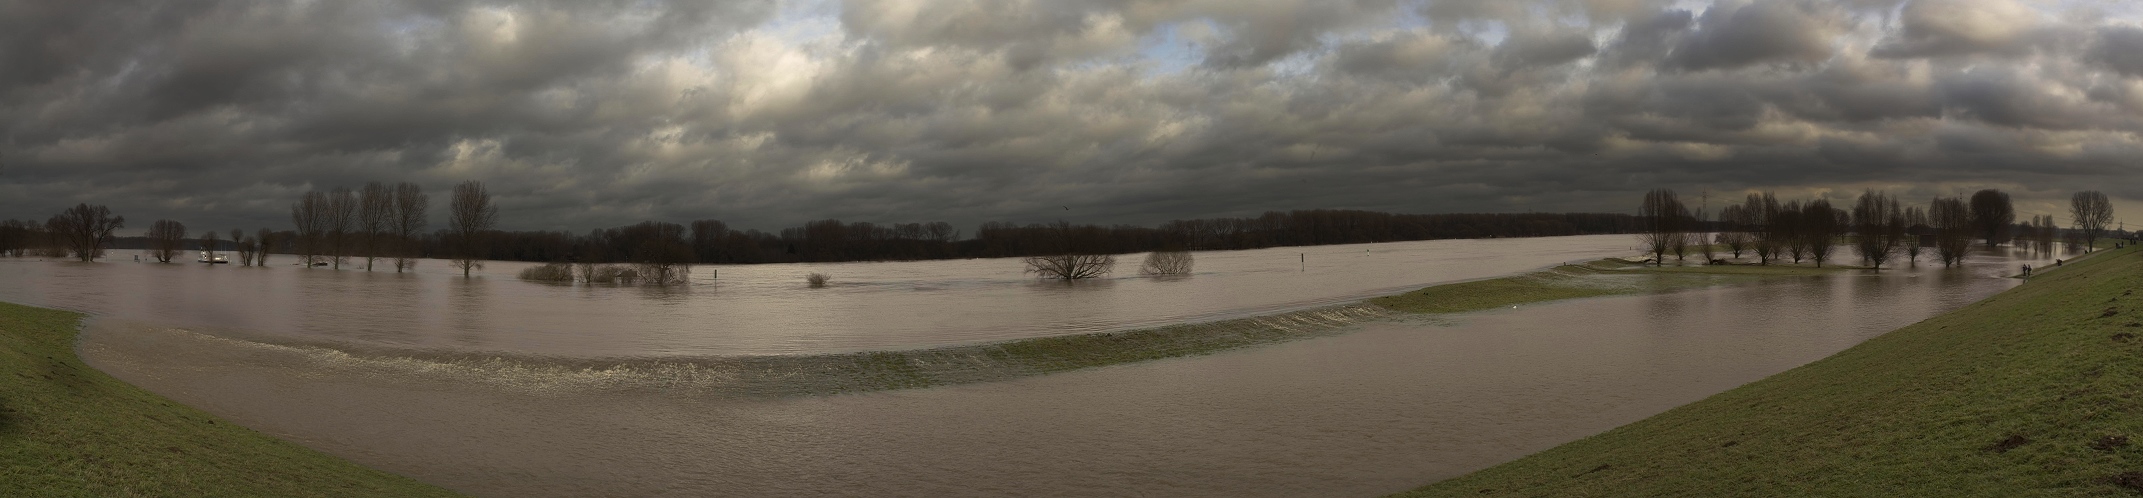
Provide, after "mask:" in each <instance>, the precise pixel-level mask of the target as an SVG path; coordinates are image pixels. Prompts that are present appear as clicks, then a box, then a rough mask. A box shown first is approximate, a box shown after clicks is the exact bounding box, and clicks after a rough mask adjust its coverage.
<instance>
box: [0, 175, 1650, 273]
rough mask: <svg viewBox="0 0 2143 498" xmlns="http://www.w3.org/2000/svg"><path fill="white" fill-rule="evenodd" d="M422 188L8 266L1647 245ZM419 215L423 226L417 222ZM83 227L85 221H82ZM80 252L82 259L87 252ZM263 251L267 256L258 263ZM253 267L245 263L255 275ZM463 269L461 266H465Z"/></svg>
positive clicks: (1267, 219) (1587, 221)
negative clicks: (663, 207) (195, 253)
mask: <svg viewBox="0 0 2143 498" xmlns="http://www.w3.org/2000/svg"><path fill="white" fill-rule="evenodd" d="M425 197H426V196H425V195H424V194H423V192H422V191H421V190H419V189H416V187H415V186H413V185H407V184H404V185H396V186H386V185H381V184H372V185H366V186H365V187H364V188H362V189H356V190H352V189H333V190H330V191H315V192H309V193H307V194H306V195H305V197H303V198H301V199H300V200H299V202H297V203H295V204H293V205H292V220H293V222H294V223H295V224H296V225H297V226H298V227H299V229H297V230H280V231H278V230H273V229H267V228H263V229H260V230H259V231H258V232H256V233H253V234H247V233H242V232H241V231H239V230H232V231H231V233H230V237H229V238H228V239H224V238H221V236H220V235H218V234H219V233H220V232H216V231H196V232H194V233H195V234H199V235H201V236H202V237H200V238H198V239H194V238H189V237H188V235H189V233H188V230H186V228H185V227H184V225H183V224H180V223H178V222H177V221H173V220H158V221H157V223H156V227H158V228H160V229H152V230H151V233H150V234H149V235H148V236H142V237H114V236H112V235H111V230H112V229H115V228H118V227H120V226H123V224H124V221H125V220H124V218H122V217H118V216H115V215H113V214H112V213H110V212H109V211H107V210H103V207H102V206H90V205H86V204H85V205H82V206H77V207H76V208H73V209H70V210H68V211H67V212H66V213H63V215H62V216H55V217H53V219H52V220H48V221H47V222H43V223H38V222H33V221H29V220H22V221H0V253H5V254H13V255H24V254H29V253H36V254H40V255H46V256H54V257H58V256H65V255H70V254H72V255H75V256H76V257H80V258H83V259H84V260H88V259H93V258H95V257H97V256H100V255H101V254H102V253H103V252H104V250H107V249H148V250H152V251H154V252H158V253H160V254H161V255H162V258H163V259H168V258H169V257H171V253H172V252H175V250H180V249H183V250H201V249H205V248H214V249H217V250H228V251H236V252H238V253H239V254H240V255H241V256H249V255H252V254H262V255H265V254H266V253H280V254H296V255H299V256H301V258H300V259H299V261H302V262H312V263H318V264H332V265H333V266H335V267H337V268H339V267H340V266H341V265H342V264H343V262H344V261H345V260H348V259H359V260H363V261H364V263H362V264H361V266H364V267H366V268H368V269H369V268H370V267H371V264H370V260H371V259H372V258H375V257H383V258H389V259H393V260H396V261H397V263H396V264H395V265H394V267H395V268H396V269H397V270H401V269H403V264H402V263H401V262H400V261H401V260H403V259H404V258H410V257H430V258H441V259H449V260H455V261H457V263H459V262H472V261H480V260H501V261H534V262H575V263H633V264H648V263H654V264H661V265H675V264H682V263H727V264H748V263H792V262H836V261H898V260H927V259H957V258H1001V257H1026V256H1043V255H1064V254H1127V253H1137V252H1149V251H1177V250H1236V249H1259V248H1266V247H1281V246H1313V245H1328V244H1359V243H1371V242H1400V241H1414V240H1432V239H1458V238H1489V237H1546V236H1561V235H1587V234H1620V233H1635V232H1637V231H1638V229H1639V228H1640V227H1641V223H1640V222H1639V220H1638V218H1637V217H1635V216H1631V215H1627V214H1614V213H1527V214H1493V213H1466V214H1394V213H1382V212H1375V211H1359V210H1330V209H1317V210H1298V211H1288V212H1279V211H1272V212H1267V213H1265V214H1263V215H1260V216H1257V217H1252V218H1213V219H1195V220H1176V221H1170V222H1167V223H1163V224H1161V225H1160V226H1156V227H1145V226H1134V225H1110V226H1102V225H1074V224H1070V223H1065V222H1061V221H1060V222H1055V223H1033V224H1026V225H1020V224H1014V223H1004V222H990V223H984V224H982V225H981V226H980V227H979V228H977V229H976V230H975V232H974V233H973V234H972V236H971V237H970V236H963V235H965V234H962V233H961V231H960V230H958V229H955V228H953V226H952V224H950V223H945V222H930V223H893V224H878V223H870V222H842V221H840V220H819V221H812V222H808V223H805V224H804V225H803V226H799V227H793V228H786V229H782V230H780V231H778V232H764V231H759V230H736V229H732V228H730V227H729V226H728V225H727V224H725V223H723V222H721V221H717V220H700V221H694V222H690V223H686V224H678V223H667V222H656V221H649V222H642V223H638V224H633V225H628V226H622V227H616V228H605V229H598V230H591V231H588V232H586V233H572V232H564V231H555V232H554V231H500V230H493V229H490V228H489V227H490V226H491V224H492V220H491V219H490V218H489V217H491V216H495V208H492V207H490V205H489V197H490V196H489V194H488V193H486V192H484V191H483V187H482V185H481V184H478V183H475V182H468V183H465V184H463V185H460V186H457V187H456V191H455V192H454V196H453V202H452V203H450V205H449V209H448V210H447V211H448V213H447V214H448V217H449V220H448V221H449V222H448V223H447V225H448V228H447V229H443V230H436V231H431V232H424V231H422V227H423V226H424V222H423V219H422V218H409V219H408V220H407V221H406V222H395V220H398V219H404V218H405V216H404V215H405V214H416V213H424V212H426V211H427V207H426V206H427V204H428V202H427V201H426V199H425ZM418 215H419V216H421V214H418ZM70 220H77V221H70ZM77 246H79V247H77ZM260 249H265V252H262V251H260ZM251 259H252V258H250V257H243V258H241V260H245V261H247V262H246V264H253V263H252V262H251ZM457 266H459V265H457Z"/></svg>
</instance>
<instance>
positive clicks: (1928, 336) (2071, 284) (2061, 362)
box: [1406, 248, 2143, 497]
mask: <svg viewBox="0 0 2143 498" xmlns="http://www.w3.org/2000/svg"><path fill="white" fill-rule="evenodd" d="M2139 288H2143V257H2138V255H2137V249H2135V248H2124V249H2120V250H2113V251H2101V252H2099V253H2098V254H2095V255H2092V256H2089V257H2084V258H2080V259H2077V260H2073V261H2070V262H2068V263H2067V264H2065V265H2063V266H2062V267H2059V268H2050V269H2047V270H2045V271H2044V273H2039V274H2037V275H2034V276H2032V277H2031V279H2030V281H2029V282H2027V283H2024V284H2022V285H2020V286H2018V287H2016V288H2014V289H2010V290H2008V291H2005V292H2003V293H2001V294H1998V295H1995V296H1994V297H1991V298H1988V299H1986V300H1984V301H1980V302H1978V303H1974V304H1971V305H1968V306H1966V307H1964V308H1961V309H1958V310H1957V311H1953V312H1950V313H1948V314H1944V315H1942V316H1938V317H1934V318H1931V319H1928V320H1926V321H1923V322H1920V323H1917V324H1913V325H1911V326H1907V327H1904V328H1901V329H1898V330H1896V331H1893V332H1890V333H1889V334H1885V335H1883V336H1880V337H1876V338H1874V339H1870V340H1868V341H1867V342H1864V343H1861V344H1860V345H1858V346H1854V347H1852V348H1850V349H1847V350H1845V351H1842V352H1839V353H1838V354H1836V355H1833V356H1831V357H1829V358H1825V359H1822V360H1819V361H1816V362H1814V363H1810V364H1808V365H1804V366H1801V367H1799V368H1795V369H1793V370H1788V371H1786V372H1783V373H1780V374H1778V375H1774V376H1771V377H1769V378H1766V379H1763V380H1760V381H1757V382H1753V383H1750V384H1748V385H1744V386H1741V387H1739V388H1735V389H1733V390H1730V391H1727V392H1724V393H1721V394H1718V395H1715V396H1712V397H1710V398H1707V399H1704V400H1701V401H1698V402H1696V403H1691V404H1689V405H1685V406H1682V407H1679V408H1675V409H1673V410H1669V411H1667V412H1665V413H1662V414H1659V415H1656V416H1653V417H1651V418H1647V419H1644V420H1641V421H1638V422H1635V423H1632V424H1630V425H1626V426H1623V427H1620V428H1617V429H1614V430H1611V431H1608V432H1606V433H1602V434H1600V435H1596V436H1593V437H1589V438H1586V439H1582V440H1579V441H1575V442H1572V443H1569V444H1565V445H1562V446H1558V447H1555V448H1553V449H1549V450H1547V451H1543V452H1540V453H1537V454H1534V455H1531V456H1528V457H1525V458H1523V459H1519V460H1517V461H1514V462H1510V463H1506V464H1503V465H1499V466H1496V467H1492V468H1489V469H1486V470H1482V471H1480V472H1475V473H1473V474H1469V475H1465V476H1461V477H1458V478H1454V479H1451V480H1447V481H1444V482H1440V483H1436V484H1434V485H1430V486H1427V487H1424V488H1421V489H1418V490H1415V491H1413V492H1410V493H1407V494H1406V495H1407V496H1930V497H1933V496H1945V497H1946V496H2133V495H2135V494H2137V493H2138V492H2139V491H2143V441H2133V440H2134V439H2137V438H2143V402H2139V399H2138V398H2139V395H2143V289H2139Z"/></svg>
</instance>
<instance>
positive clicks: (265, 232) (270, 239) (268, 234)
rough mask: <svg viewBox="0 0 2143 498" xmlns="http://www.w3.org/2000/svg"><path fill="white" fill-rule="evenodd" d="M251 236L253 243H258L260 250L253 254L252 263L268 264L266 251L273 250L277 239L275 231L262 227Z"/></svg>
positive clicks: (255, 264) (256, 264)
mask: <svg viewBox="0 0 2143 498" xmlns="http://www.w3.org/2000/svg"><path fill="white" fill-rule="evenodd" d="M253 237H254V240H255V242H254V243H255V244H259V245H260V251H259V252H258V253H255V254H254V255H253V265H254V266H268V253H269V252H273V251H275V243H276V242H277V241H278V239H276V238H275V231H273V230H269V229H266V228H262V229H260V231H259V232H256V235H254V236H253Z"/></svg>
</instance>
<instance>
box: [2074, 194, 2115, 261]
mask: <svg viewBox="0 0 2143 498" xmlns="http://www.w3.org/2000/svg"><path fill="white" fill-rule="evenodd" d="M2069 218H2070V220H2071V221H2072V222H2073V224H2071V225H2069V226H2070V227H2071V228H2074V229H2076V230H2077V231H2080V232H2083V234H2082V235H2083V240H2084V251H2085V252H2089V251H2095V250H2098V236H2099V235H2100V234H2103V233H2106V225H2107V224H2110V223H2113V202H2112V201H2109V200H2106V194H2104V193H2101V192H2099V191H2096V190H2085V191H2082V192H2077V193H2076V195H2073V196H2069Z"/></svg>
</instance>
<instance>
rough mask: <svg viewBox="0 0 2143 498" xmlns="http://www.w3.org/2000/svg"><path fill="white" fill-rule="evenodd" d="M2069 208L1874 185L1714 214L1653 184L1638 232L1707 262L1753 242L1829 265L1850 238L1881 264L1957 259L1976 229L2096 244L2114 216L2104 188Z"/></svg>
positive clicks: (1987, 234) (2002, 239)
mask: <svg viewBox="0 0 2143 498" xmlns="http://www.w3.org/2000/svg"><path fill="white" fill-rule="evenodd" d="M2069 218H2070V220H2069V221H2070V227H2069V228H2067V229H2063V228H2060V227H2058V226H2056V225H2055V220H2054V216H2052V215H2042V216H2033V217H2032V219H2031V220H2028V221H2027V222H2025V223H2022V224H2018V223H2016V208H2015V206H2014V204H2013V203H2012V202H2011V201H2010V198H2009V194H2007V193H2004V192H2002V191H2000V190H1996V189H1986V190H1980V191H1978V192H1975V193H1973V194H1972V195H1971V196H1970V197H1969V198H1960V197H1942V196H1937V197H1935V198H1934V199H1932V200H1930V201H1929V202H1928V204H1927V205H1925V206H1918V205H1914V206H1906V205H1903V203H1902V202H1901V201H1900V200H1899V199H1897V198H1896V197H1895V196H1892V195H1890V194H1889V193H1887V192H1879V191H1875V190H1872V189H1870V190H1867V191H1865V192H1863V193H1861V195H1860V196H1859V197H1858V198H1857V199H1856V200H1855V202H1854V203H1853V204H1852V205H1851V206H1850V207H1847V208H1840V207H1834V206H1832V205H1831V203H1830V201H1829V200H1827V199H1822V198H1817V199H1809V200H1805V201H1803V200H1788V201H1786V202H1783V203H1781V202H1779V199H1778V197H1777V196H1776V195H1774V194H1773V193H1770V192H1762V193H1751V194H1748V195H1747V197H1746V198H1745V199H1743V200H1742V202H1740V203H1738V204H1728V205H1726V206H1724V207H1722V208H1720V209H1719V211H1718V212H1717V213H1716V214H1714V213H1708V212H1706V209H1705V208H1702V207H1699V208H1698V209H1696V210H1694V211H1692V210H1690V208H1689V206H1688V204H1687V203H1685V202H1684V201H1683V200H1682V199H1681V198H1680V196H1678V195H1677V194H1675V192H1674V191H1673V190H1671V189H1655V190H1652V191H1650V192H1646V193H1645V195H1644V198H1643V200H1641V201H1640V202H1639V203H1638V212H1637V219H1638V223H1639V225H1640V226H1641V227H1642V228H1641V229H1640V231H1639V232H1638V242H1639V244H1640V245H1641V246H1642V247H1643V248H1644V250H1645V252H1646V253H1647V254H1650V255H1651V261H1652V262H1653V263H1655V264H1665V262H1666V259H1667V256H1669V255H1672V256H1674V257H1675V258H1676V260H1677V261H1682V260H1686V258H1687V257H1688V256H1690V255H1700V256H1702V257H1703V261H1704V262H1705V263H1710V264H1718V263H1725V262H1727V261H1726V260H1724V259H1720V258H1717V257H1716V255H1717V254H1715V253H1721V252H1723V253H1727V254H1731V255H1732V258H1734V259H1740V258H1741V257H1742V254H1743V253H1744V251H1746V252H1747V253H1749V254H1750V255H1753V256H1755V257H1756V263H1757V264H1762V265H1768V264H1771V262H1773V261H1784V260H1791V261H1792V262H1793V263H1794V264H1799V263H1801V262H1802V261H1812V262H1814V263H1815V265H1816V266H1818V267H1821V266H1823V264H1824V263H1825V262H1829V261H1832V260H1833V253H1835V252H1837V249H1838V248H1839V247H1850V248H1851V249H1852V250H1854V252H1856V253H1857V254H1858V256H1860V262H1861V263H1862V264H1864V265H1867V266H1869V267H1871V268H1874V269H1876V270H1878V271H1880V270H1881V269H1882V266H1883V265H1884V264H1888V263H1889V262H1890V261H1891V260H1892V259H1895V258H1898V257H1903V258H1904V259H1905V260H1906V261H1907V262H1908V263H1912V264H1917V263H1918V262H1919V258H1920V256H1921V254H1922V253H1923V252H1926V253H1930V255H1932V256H1934V257H1935V259H1937V260H1939V261H1941V262H1942V264H1943V266H1955V265H1957V264H1959V263H1961V262H1962V261H1963V260H1964V257H1965V253H1966V252H1967V251H1968V250H1969V249H1970V248H1971V244H1972V241H1973V240H1974V239H1977V240H1979V241H1981V242H1983V243H1984V244H1986V246H1987V247H1994V246H1996V245H1999V244H2002V243H2006V242H2009V241H2011V240H2012V238H2014V240H2018V241H2020V242H2026V243H2029V244H2030V247H2033V248H2034V249H2039V250H2051V249H2052V247H2053V241H2054V238H2055V237H2056V236H2057V235H2066V236H2067V237H2068V238H2069V245H2070V246H2071V247H2072V248H2076V249H2080V250H2083V251H2090V250H2092V249H2093V247H2094V246H2095V245H2096V244H2097V241H2098V239H2099V238H2101V237H2103V236H2104V235H2105V234H2106V232H2107V228H2108V225H2110V224H2112V223H2113V204H2112V203H2111V202H2110V201H2109V200H2108V199H2107V198H2106V195H2105V194H2104V193H2100V192H2098V191H2083V192H2077V193H2075V195H2072V196H2070V202H2069Z"/></svg>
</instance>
